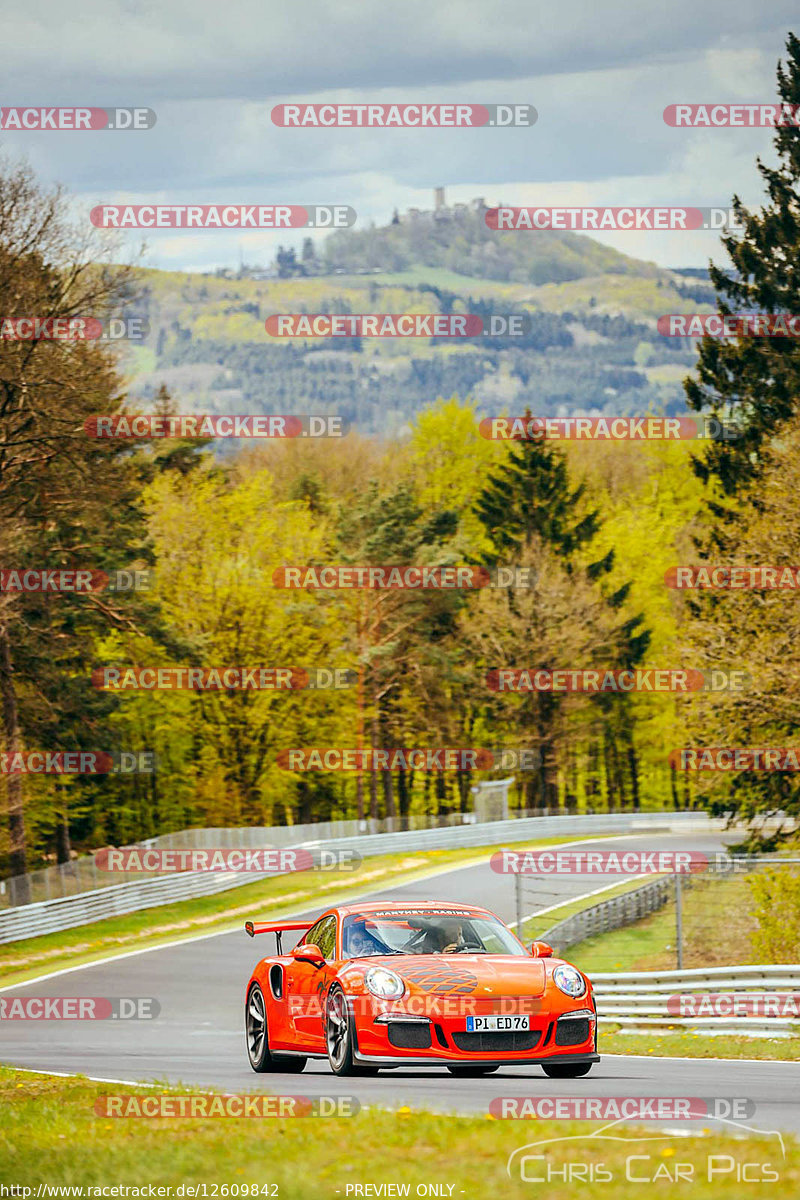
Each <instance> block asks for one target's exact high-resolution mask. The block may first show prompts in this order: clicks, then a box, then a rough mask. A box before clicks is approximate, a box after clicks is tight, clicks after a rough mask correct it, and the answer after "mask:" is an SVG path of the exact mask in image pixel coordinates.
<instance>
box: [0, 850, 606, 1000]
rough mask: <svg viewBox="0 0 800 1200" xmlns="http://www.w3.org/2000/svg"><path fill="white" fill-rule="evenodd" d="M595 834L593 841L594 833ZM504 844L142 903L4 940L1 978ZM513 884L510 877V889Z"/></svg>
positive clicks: (379, 884) (207, 928)
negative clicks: (90, 920) (102, 918)
mask: <svg viewBox="0 0 800 1200" xmlns="http://www.w3.org/2000/svg"><path fill="white" fill-rule="evenodd" d="M572 840H574V839H571V838H563V837H562V838H544V839H540V840H539V841H536V842H530V841H528V842H524V843H512V844H511V845H512V847H513V848H519V849H523V848H529V847H531V846H550V845H560V844H563V843H565V842H568V841H572ZM593 840H594V839H593ZM497 848H498V847H496V846H487V847H485V848H484V849H483V850H481V849H479V848H476V847H475V846H470V847H465V848H464V849H459V850H429V851H425V852H421V853H413V854H381V855H375V856H374V857H372V858H368V859H364V861H363V862H362V863H361V866H360V868H359V869H358V870H357V871H353V872H334V873H330V874H328V873H326V872H306V871H303V872H297V873H294V874H291V875H280V876H275V877H273V878H271V879H264V880H261V881H259V882H256V883H249V884H244V885H243V886H242V887H237V888H232V889H231V890H230V891H228V892H218V893H217V895H215V896H201V897H198V898H197V899H195V900H181V901H179V902H178V903H175V904H164V905H159V907H158V908H149V909H143V910H142V911H141V912H135V913H129V914H128V915H126V916H122V917H112V918H110V919H109V920H107V921H96V922H95V923H94V924H92V925H80V926H77V927H76V928H75V929H65V930H63V931H62V932H61V933H53V934H46V935H45V936H44V937H37V938H26V939H24V940H21V941H16V942H9V943H7V944H6V945H2V946H0V972H2V979H3V984H4V985H7V984H18V983H23V982H24V981H25V980H26V979H32V978H35V977H36V976H37V975H41V974H44V973H46V972H47V971H54V970H57V969H59V968H61V967H71V966H79V965H80V964H82V963H88V962H93V961H94V960H95V959H98V958H105V957H108V956H110V955H113V954H115V953H119V954H122V953H124V952H125V951H126V950H132V949H136V950H142V949H145V948H146V947H149V946H157V945H160V944H162V943H164V942H169V941H174V940H175V939H177V938H179V937H184V936H191V935H192V934H197V935H198V936H199V935H201V934H206V933H216V932H224V931H225V930H227V929H236V928H239V927H241V926H242V925H243V924H244V920H245V918H246V917H252V916H254V915H255V916H256V917H258V916H261V917H262V918H264V917H266V916H267V914H269V916H270V917H279V916H281V915H282V914H284V913H285V912H287V911H290V910H296V909H298V908H303V907H313V906H314V905H315V904H319V905H320V907H321V908H322V907H324V906H325V905H327V904H332V903H334V902H336V901H337V900H339V899H340V898H343V897H345V896H347V895H352V894H355V893H361V892H364V891H367V890H369V891H373V890H380V889H381V888H384V887H386V886H390V885H391V884H395V883H400V882H402V883H410V882H412V881H413V880H414V879H415V878H418V877H424V876H425V875H427V874H429V873H431V872H432V871H436V870H437V869H440V868H443V867H459V866H468V865H469V864H470V863H479V862H485V861H486V858H487V856H488V855H489V854H491V853H493V852H494V850H496V849H497ZM511 886H512V883H511V882H509V887H511Z"/></svg>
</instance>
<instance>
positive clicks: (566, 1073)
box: [542, 1062, 594, 1079]
mask: <svg viewBox="0 0 800 1200" xmlns="http://www.w3.org/2000/svg"><path fill="white" fill-rule="evenodd" d="M593 1066H594V1063H590V1062H588V1063H548V1064H547V1066H545V1065H544V1063H542V1070H543V1071H544V1073H545V1075H549V1076H550V1078H551V1079H579V1078H580V1076H581V1075H588V1074H589V1072H590V1071H591V1069H592V1067H593Z"/></svg>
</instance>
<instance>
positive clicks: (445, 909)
mask: <svg viewBox="0 0 800 1200" xmlns="http://www.w3.org/2000/svg"><path fill="white" fill-rule="evenodd" d="M331 911H334V910H331ZM335 911H336V912H338V913H339V914H340V915H341V916H343V917H349V916H352V915H353V914H355V913H360V914H362V915H363V916H368V915H369V914H370V913H382V914H391V913H413V914H414V915H420V916H422V915H424V914H426V913H429V914H430V915H431V916H440V917H457V916H461V915H462V914H463V915H464V916H467V915H468V914H470V913H480V914H486V915H487V916H490V917H493V916H494V915H495V914H494V913H492V912H490V911H489V909H488V908H483V907H482V905H480V904H450V903H449V902H448V901H447V900H406V901H403V900H383V901H380V900H371V901H369V902H365V903H363V904H340V905H337V907H336V909H335Z"/></svg>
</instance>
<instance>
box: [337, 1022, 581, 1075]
mask: <svg viewBox="0 0 800 1200" xmlns="http://www.w3.org/2000/svg"><path fill="white" fill-rule="evenodd" d="M529 1024H530V1028H529V1029H528V1030H524V1031H523V1030H499V1031H485V1032H481V1033H472V1032H468V1031H467V1030H466V1028H465V1026H466V1022H465V1020H464V1018H463V1017H462V1018H461V1019H460V1020H458V1019H449V1020H445V1019H440V1018H437V1017H423V1016H416V1015H411V1014H404V1013H402V1012H398V1011H393V1012H392V1013H381V1014H379V1015H376V1016H375V1018H374V1019H373V1020H365V1021H360V1022H359V1021H357V1022H356V1046H355V1047H354V1057H355V1059H356V1061H357V1062H359V1063H361V1064H364V1065H367V1064H370V1063H371V1064H374V1065H378V1064H380V1065H383V1066H407V1065H412V1064H413V1065H414V1066H442V1065H443V1064H447V1063H454V1064H455V1063H484V1064H486V1065H495V1064H503V1065H513V1064H515V1063H517V1064H521V1063H526V1064H536V1063H549V1062H563V1063H569V1062H599V1057H598V1055H597V1053H596V1038H595V1034H596V1016H595V1013H594V1011H593V1010H592V1009H589V1008H583V1009H576V1010H574V1011H568V1012H563V1013H557V1014H555V1013H548V1012H539V1013H537V1014H536V1015H535V1016H532V1017H531V1019H530V1023H529Z"/></svg>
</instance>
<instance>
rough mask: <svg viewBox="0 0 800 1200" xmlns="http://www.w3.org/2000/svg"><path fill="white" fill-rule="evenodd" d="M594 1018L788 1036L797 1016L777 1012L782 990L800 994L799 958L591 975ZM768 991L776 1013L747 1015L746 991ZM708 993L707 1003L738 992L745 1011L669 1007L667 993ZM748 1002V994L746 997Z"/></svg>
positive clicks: (642, 1028) (798, 1029)
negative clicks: (692, 1011)
mask: <svg viewBox="0 0 800 1200" xmlns="http://www.w3.org/2000/svg"><path fill="white" fill-rule="evenodd" d="M592 983H593V985H594V988H595V999H596V1002H597V1016H598V1020H599V1021H602V1022H608V1023H609V1024H611V1023H613V1024H618V1025H620V1026H622V1029H623V1031H624V1032H626V1033H646V1032H652V1031H658V1032H659V1033H663V1032H665V1031H666V1030H668V1029H670V1028H675V1029H678V1030H683V1029H686V1030H689V1031H691V1032H693V1033H711V1034H721V1035H726V1036H732V1035H737V1036H745V1037H789V1036H792V1035H797V1034H800V1019H798V1018H797V1017H793V1016H786V1015H780V1009H781V1008H782V1007H786V1006H785V1005H782V1004H781V1003H780V1002H779V1001H780V994H781V993H782V994H783V995H786V994H787V993H790V994H791V993H794V994H800V963H790V964H787V965H776V966H772V965H768V966H734V967H698V968H695V969H690V970H684V971H628V972H618V973H615V974H596V975H592ZM753 992H763V993H767V995H772V996H773V998H774V1001H775V1003H774V1006H773V1007H774V1008H775V1010H776V1015H774V1016H770V1015H767V1014H764V1013H759V1014H755V1015H747V1011H746V1010H747V1007H748V1000H747V997H748V994H749V995H750V996H751V997H752V994H753ZM692 993H699V994H702V995H704V996H705V995H707V996H708V998H709V1007H711V1006H712V1003H711V1002H713V998H714V997H715V996H717V995H719V993H726V994H727V993H733V994H734V995H736V996H737V997H738V998H740V1000H741V1003H742V1009H743V1010H744V1015H738V1014H725V1015H722V1014H720V1015H714V1014H710V1013H704V1014H703V1015H700V1016H678V1015H675V1014H674V1013H670V1012H669V1011H668V1008H667V1002H668V1000H669V997H670V996H673V997H674V996H677V995H679V994H692ZM749 1006H750V1007H752V1000H751V1002H750V1005H749Z"/></svg>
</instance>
